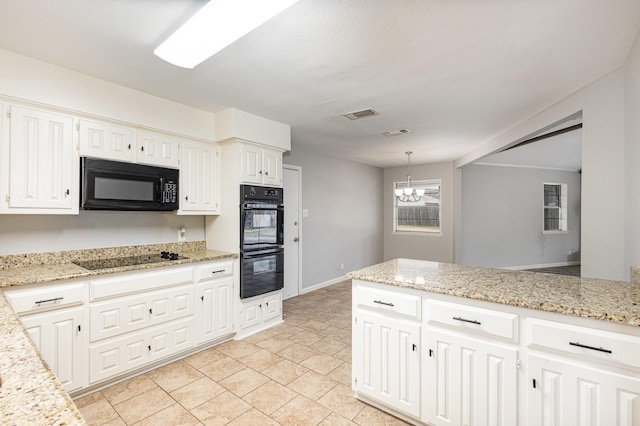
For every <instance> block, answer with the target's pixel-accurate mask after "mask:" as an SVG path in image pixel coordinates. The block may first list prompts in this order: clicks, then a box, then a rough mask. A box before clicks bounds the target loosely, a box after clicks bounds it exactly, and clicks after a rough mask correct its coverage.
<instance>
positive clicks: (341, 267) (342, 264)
mask: <svg viewBox="0 0 640 426" xmlns="http://www.w3.org/2000/svg"><path fill="white" fill-rule="evenodd" d="M340 270H341V271H344V263H341V264H340Z"/></svg>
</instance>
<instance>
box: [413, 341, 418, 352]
mask: <svg viewBox="0 0 640 426" xmlns="http://www.w3.org/2000/svg"><path fill="white" fill-rule="evenodd" d="M416 349H418V346H416V344H415V343H414V344H413V351H414V352H415V351H416Z"/></svg>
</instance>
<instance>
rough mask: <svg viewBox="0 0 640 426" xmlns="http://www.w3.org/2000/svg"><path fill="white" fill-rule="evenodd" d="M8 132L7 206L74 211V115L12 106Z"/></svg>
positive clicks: (75, 196)
mask: <svg viewBox="0 0 640 426" xmlns="http://www.w3.org/2000/svg"><path fill="white" fill-rule="evenodd" d="M9 131H10V136H9V150H10V155H9V208H26V209H43V211H42V213H47V212H54V211H53V210H61V211H64V212H66V213H77V212H78V200H79V198H78V197H79V194H78V192H79V191H78V188H79V181H78V179H77V178H76V177H77V176H78V174H77V173H78V171H79V159H78V155H77V152H76V151H75V150H74V149H73V118H71V117H69V116H66V115H62V114H56V113H51V112H46V111H41V110H36V109H31V108H23V107H18V106H12V107H11V120H10V128H9ZM44 209H47V210H48V211H46V210H44ZM37 212H38V211H34V213H37Z"/></svg>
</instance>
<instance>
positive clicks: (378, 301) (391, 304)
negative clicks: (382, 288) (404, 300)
mask: <svg viewBox="0 0 640 426" xmlns="http://www.w3.org/2000/svg"><path fill="white" fill-rule="evenodd" d="M373 303H377V304H379V305H384V306H391V307H393V306H394V304H393V303H389V302H383V301H382V300H374V301H373Z"/></svg>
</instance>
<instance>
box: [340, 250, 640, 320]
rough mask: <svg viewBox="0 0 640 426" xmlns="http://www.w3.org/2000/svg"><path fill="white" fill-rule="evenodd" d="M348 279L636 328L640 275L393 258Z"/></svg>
mask: <svg viewBox="0 0 640 426" xmlns="http://www.w3.org/2000/svg"><path fill="white" fill-rule="evenodd" d="M347 277H348V278H351V279H358V280H363V281H370V282H375V283H380V284H387V285H392V286H397V287H405V288H413V289H416V290H422V291H427V292H432V293H440V294H447V295H451V296H458V297H465V298H469V299H477V300H484V301H487V302H494V303H501V304H505V305H512V306H519V307H524V308H530V309H537V310H542V311H547V312H555V313H560V314H565V315H574V316H579V317H584V318H592V319H597V320H603V321H610V322H615V323H621V324H628V325H634V326H640V282H638V278H640V273H638V270H637V268H633V269H632V282H623V281H610V280H601V279H594V278H580V277H571V276H563V275H552V274H541V273H536V272H524V271H512V270H506V269H494V268H483V267H476V266H464V265H457V264H451V263H440V262H429V261H422V260H411V259H394V260H390V261H388V262H384V263H380V264H377V265H373V266H370V267H367V268H364V269H360V270H358V271H353V272H349V273H348V274H347Z"/></svg>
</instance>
